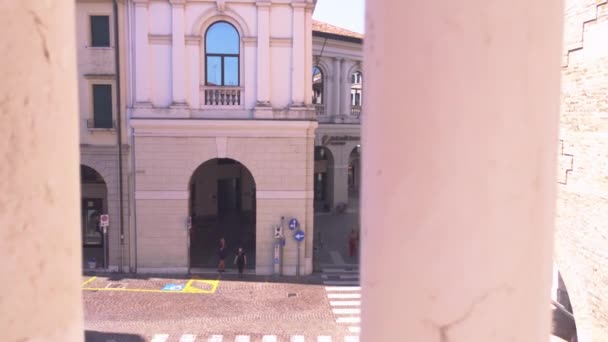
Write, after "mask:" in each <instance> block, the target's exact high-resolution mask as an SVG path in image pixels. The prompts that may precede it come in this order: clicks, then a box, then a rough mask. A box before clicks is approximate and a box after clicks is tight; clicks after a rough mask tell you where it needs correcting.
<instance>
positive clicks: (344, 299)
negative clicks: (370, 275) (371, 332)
mask: <svg viewBox="0 0 608 342" xmlns="http://www.w3.org/2000/svg"><path fill="white" fill-rule="evenodd" d="M340 266H342V265H333V266H328V267H327V268H323V270H322V271H323V274H322V275H321V278H322V279H323V284H324V285H326V286H325V293H327V298H328V299H329V305H331V307H332V312H333V313H334V317H335V318H336V323H339V324H346V325H347V328H348V331H349V332H350V333H351V334H359V333H360V331H361V328H360V327H359V323H360V322H361V317H360V316H361V287H360V286H359V269H358V267H353V265H349V266H343V268H340ZM344 341H345V342H355V341H359V336H346V337H345V338H344Z"/></svg>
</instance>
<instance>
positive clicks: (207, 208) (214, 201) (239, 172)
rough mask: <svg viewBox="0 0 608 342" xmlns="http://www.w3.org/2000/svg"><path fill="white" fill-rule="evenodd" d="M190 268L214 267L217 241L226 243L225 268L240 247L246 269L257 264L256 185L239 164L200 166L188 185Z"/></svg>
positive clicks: (215, 162)
mask: <svg viewBox="0 0 608 342" xmlns="http://www.w3.org/2000/svg"><path fill="white" fill-rule="evenodd" d="M188 209H189V215H190V217H191V220H192V227H191V229H190V236H189V241H190V243H189V260H190V262H189V267H190V269H193V268H215V267H216V266H217V265H218V259H219V258H218V246H219V240H220V239H222V238H223V239H224V240H225V242H226V257H227V259H226V260H227V262H226V267H227V268H230V267H232V263H231V262H229V261H230V259H231V258H233V257H234V255H235V254H236V250H237V249H238V248H239V247H242V248H243V249H244V250H245V252H246V254H247V268H255V262H256V185H255V180H254V178H253V175H252V174H251V172H250V171H249V169H248V168H247V167H245V166H244V165H243V164H241V163H240V162H238V161H236V160H233V159H228V158H215V159H211V160H208V161H206V162H204V163H202V164H201V165H200V166H199V167H198V168H197V169H196V170H195V171H194V172H193V174H192V177H191V179H190V182H189V208H188Z"/></svg>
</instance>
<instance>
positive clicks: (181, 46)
mask: <svg viewBox="0 0 608 342" xmlns="http://www.w3.org/2000/svg"><path fill="white" fill-rule="evenodd" d="M184 2H185V0H171V9H172V13H173V16H172V20H171V23H172V31H171V32H172V40H171V41H172V49H171V64H172V66H173V68H172V75H171V80H172V82H173V103H172V105H173V106H185V105H186V37H185V35H184V25H185V20H184V10H185V9H184Z"/></svg>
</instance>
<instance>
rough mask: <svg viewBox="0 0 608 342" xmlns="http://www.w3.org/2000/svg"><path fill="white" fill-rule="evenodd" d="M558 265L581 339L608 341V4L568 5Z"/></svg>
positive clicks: (575, 0) (581, 0) (583, 0)
mask: <svg viewBox="0 0 608 342" xmlns="http://www.w3.org/2000/svg"><path fill="white" fill-rule="evenodd" d="M565 11H566V17H565V25H564V54H563V59H562V61H563V63H562V109H561V132H560V137H561V139H562V141H561V142H559V144H560V148H559V152H560V156H559V162H560V165H559V169H558V189H559V195H558V204H557V205H558V216H557V230H556V250H555V258H556V263H557V265H558V267H559V269H560V272H561V273H562V276H563V279H564V281H565V284H566V287H567V289H568V292H569V295H570V299H571V302H572V306H573V309H574V315H575V318H576V323H577V329H578V335H579V341H581V342H583V341H608V267H607V266H608V2H607V1H598V0H567V1H566V2H565Z"/></svg>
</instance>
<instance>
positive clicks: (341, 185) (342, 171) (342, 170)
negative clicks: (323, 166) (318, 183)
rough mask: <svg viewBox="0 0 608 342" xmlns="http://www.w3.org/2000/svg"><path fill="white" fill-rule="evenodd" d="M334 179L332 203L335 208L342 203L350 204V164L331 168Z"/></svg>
mask: <svg viewBox="0 0 608 342" xmlns="http://www.w3.org/2000/svg"><path fill="white" fill-rule="evenodd" d="M331 169H332V170H331V174H332V176H333V179H332V184H331V185H332V194H333V196H332V203H331V206H332V207H335V206H336V205H338V204H340V203H348V164H346V165H345V164H336V165H333V166H331Z"/></svg>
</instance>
